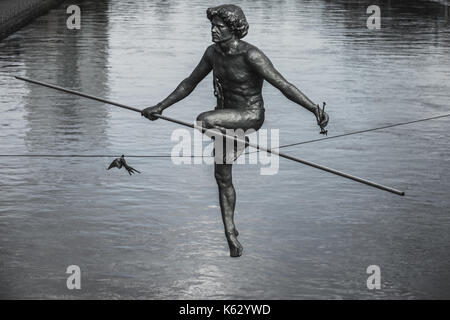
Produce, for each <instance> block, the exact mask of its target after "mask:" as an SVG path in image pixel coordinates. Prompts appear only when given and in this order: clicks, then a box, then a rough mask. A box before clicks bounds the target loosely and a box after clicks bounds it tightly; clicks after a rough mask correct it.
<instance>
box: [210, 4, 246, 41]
mask: <svg viewBox="0 0 450 320" xmlns="http://www.w3.org/2000/svg"><path fill="white" fill-rule="evenodd" d="M206 15H207V17H208V19H209V20H210V21H212V20H213V19H214V17H215V16H218V17H219V18H221V19H222V20H223V22H224V23H225V24H226V25H227V27H228V28H229V29H230V30H231V32H232V33H233V34H234V35H235V36H236V37H238V38H239V39H241V38H243V37H245V36H246V35H247V32H248V22H247V19H246V18H245V15H244V11H242V9H241V8H240V7H238V6H236V5H234V4H223V5H221V6H217V7H212V8H208V9H207V10H206Z"/></svg>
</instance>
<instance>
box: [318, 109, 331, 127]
mask: <svg viewBox="0 0 450 320" xmlns="http://www.w3.org/2000/svg"><path fill="white" fill-rule="evenodd" d="M328 120H330V118H329V117H328V114H327V113H326V112H325V111H322V112H321V113H320V119H318V120H317V124H318V125H319V126H320V127H321V128H325V127H326V126H327V124H328Z"/></svg>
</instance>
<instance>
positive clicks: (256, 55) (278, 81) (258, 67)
mask: <svg viewBox="0 0 450 320" xmlns="http://www.w3.org/2000/svg"><path fill="white" fill-rule="evenodd" d="M248 61H249V63H250V65H251V66H252V67H253V68H254V70H255V71H256V72H257V73H258V74H259V75H260V76H261V77H263V78H264V80H267V82H269V83H270V84H271V85H273V86H274V87H276V88H277V89H279V90H280V91H281V92H282V93H283V94H284V95H285V96H286V98H288V99H289V100H291V101H293V102H295V103H297V104H299V105H301V106H302V107H304V108H306V109H308V110H309V111H311V112H312V113H314V114H316V112H317V105H316V104H314V103H313V102H312V101H311V100H310V99H309V98H308V97H307V96H305V95H304V94H303V93H302V92H301V91H300V90H299V89H298V88H297V87H296V86H294V85H293V84H291V83H289V82H288V81H287V80H286V79H285V78H284V77H283V76H282V75H281V74H280V73H279V72H278V71H277V70H276V69H275V67H274V66H273V64H272V62H271V61H270V60H269V58H267V56H266V55H265V54H264V53H263V52H262V51H261V50H259V49H257V48H252V49H251V50H249V52H248Z"/></svg>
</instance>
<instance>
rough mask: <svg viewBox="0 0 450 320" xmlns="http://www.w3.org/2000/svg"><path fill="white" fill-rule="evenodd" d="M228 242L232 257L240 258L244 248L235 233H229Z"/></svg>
mask: <svg viewBox="0 0 450 320" xmlns="http://www.w3.org/2000/svg"><path fill="white" fill-rule="evenodd" d="M227 241H228V247H229V248H230V257H240V256H241V255H242V251H243V250H244V247H242V245H241V244H240V242H239V241H238V239H237V238H236V235H235V233H234V232H233V233H227Z"/></svg>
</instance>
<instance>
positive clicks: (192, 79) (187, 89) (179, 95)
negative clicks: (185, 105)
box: [158, 47, 213, 110]
mask: <svg viewBox="0 0 450 320" xmlns="http://www.w3.org/2000/svg"><path fill="white" fill-rule="evenodd" d="M212 50H213V48H212V47H208V48H207V49H206V51H205V53H204V54H203V57H202V59H201V60H200V62H199V64H198V65H197V67H195V69H194V71H192V73H191V74H190V76H189V77H187V78H186V79H184V80H183V81H181V82H180V84H179V85H178V86H177V88H176V89H175V90H174V91H173V92H172V93H171V94H169V96H167V98H165V99H164V100H163V101H161V102H160V103H159V104H158V105H160V106H161V108H162V109H163V110H164V109H166V108H168V107H170V106H171V105H173V104H174V103H176V102H178V101H180V100H182V99H184V98H186V97H187V96H188V95H189V94H190V93H191V92H192V91H193V90H194V89H195V87H196V86H197V85H198V84H199V82H200V81H202V80H203V79H204V78H205V77H206V76H207V75H208V74H209V73H210V72H211V70H212Z"/></svg>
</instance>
